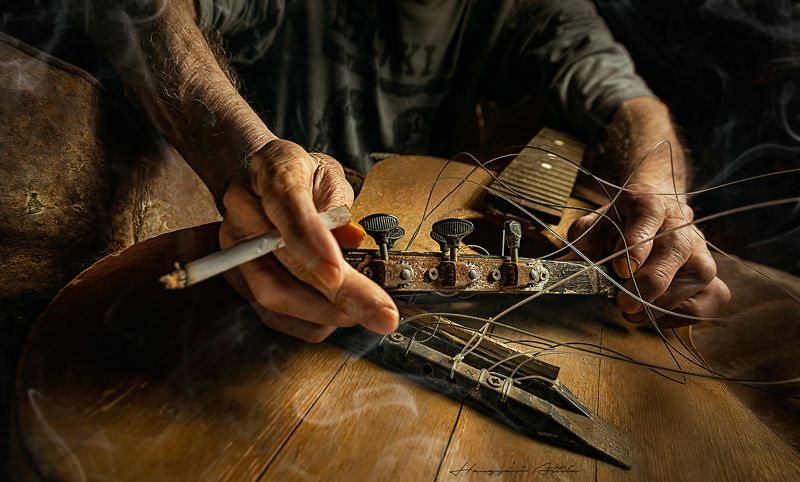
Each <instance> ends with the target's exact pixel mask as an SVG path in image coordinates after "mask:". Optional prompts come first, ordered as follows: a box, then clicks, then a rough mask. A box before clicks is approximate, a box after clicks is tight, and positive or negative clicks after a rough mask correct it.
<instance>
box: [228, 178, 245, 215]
mask: <svg viewBox="0 0 800 482" xmlns="http://www.w3.org/2000/svg"><path fill="white" fill-rule="evenodd" d="M246 196H247V191H245V189H244V188H243V187H242V186H241V185H240V184H239V183H233V184H231V186H230V187H229V188H228V189H227V190H226V191H225V193H224V194H223V195H222V205H223V206H225V209H226V210H228V211H235V210H236V209H235V208H236V207H237V206H239V205H241V204H242V202H243V201H244V200H245V197H246Z"/></svg>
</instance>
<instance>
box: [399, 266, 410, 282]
mask: <svg viewBox="0 0 800 482" xmlns="http://www.w3.org/2000/svg"><path fill="white" fill-rule="evenodd" d="M400 279H402V280H409V279H411V270H410V269H408V268H403V270H402V271H400Z"/></svg>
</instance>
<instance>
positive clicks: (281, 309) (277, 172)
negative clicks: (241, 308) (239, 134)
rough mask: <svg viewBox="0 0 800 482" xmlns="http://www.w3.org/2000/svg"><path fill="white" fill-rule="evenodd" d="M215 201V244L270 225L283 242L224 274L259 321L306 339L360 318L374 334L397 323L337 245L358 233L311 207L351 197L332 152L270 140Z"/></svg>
mask: <svg viewBox="0 0 800 482" xmlns="http://www.w3.org/2000/svg"><path fill="white" fill-rule="evenodd" d="M223 202H224V205H225V210H226V215H225V220H224V222H223V223H222V226H221V227H220V232H219V238H220V244H221V245H222V247H227V246H230V245H231V244H233V243H235V242H236V241H238V240H241V239H244V238H248V237H251V236H254V235H258V234H262V233H264V232H266V231H269V230H272V229H277V230H278V231H279V232H280V233H281V235H282V236H283V238H284V240H285V241H286V246H287V247H286V248H283V249H279V250H277V251H275V252H274V253H273V254H270V255H268V256H264V257H262V258H259V259H257V260H255V261H251V262H249V263H246V264H244V265H242V266H240V267H239V268H238V269H234V270H231V271H229V272H228V273H226V275H225V277H226V279H228V281H229V282H230V283H231V284H232V285H233V286H234V288H236V290H237V291H238V292H239V293H240V294H242V295H243V296H244V297H245V298H247V299H248V300H249V301H250V302H251V304H252V305H253V307H254V308H255V309H256V311H257V312H258V314H259V316H260V317H261V319H262V320H263V321H264V323H265V324H267V325H268V326H270V327H271V328H273V329H275V330H278V331H281V332H284V333H287V334H289V335H292V336H295V337H298V338H301V339H303V340H306V341H311V342H319V341H322V340H323V339H325V337H327V336H328V335H329V334H331V333H332V332H333V331H334V330H335V329H336V328H337V327H343V326H353V325H357V324H361V325H364V326H365V327H367V328H369V329H370V330H373V331H375V332H378V333H390V332H392V331H394V330H395V329H396V328H397V324H398V320H399V315H398V311H397V308H396V307H395V305H394V302H393V301H392V299H391V298H390V297H389V295H388V294H386V292H385V291H383V290H382V289H381V288H380V287H379V286H378V285H376V284H375V283H373V282H372V281H370V280H369V279H368V278H366V277H365V276H363V275H361V274H360V273H358V272H357V271H356V270H355V269H353V268H352V267H351V266H350V265H348V264H347V263H346V262H345V261H344V258H343V257H342V253H341V250H340V248H339V245H338V244H337V240H338V241H339V243H340V244H341V245H342V246H343V247H357V246H358V243H360V241H361V239H362V238H363V232H361V231H359V230H356V229H354V228H353V227H352V226H345V227H343V228H340V229H338V230H335V232H334V233H331V231H328V230H327V229H325V227H324V226H323V224H322V222H321V220H320V219H319V216H318V214H317V213H318V212H321V211H325V210H328V209H330V208H333V207H336V206H341V205H348V206H350V205H351V204H352V203H353V190H352V189H351V188H350V185H349V184H348V183H347V181H346V180H345V177H344V172H343V170H342V167H341V165H339V163H338V162H336V161H335V160H334V159H332V158H331V157H329V156H326V155H324V154H318V153H313V154H309V153H307V152H306V151H305V150H304V149H303V148H302V147H300V146H298V145H297V144H294V143H292V142H289V141H285V140H281V139H277V140H273V141H270V142H268V143H267V144H266V145H265V146H264V147H263V148H261V149H260V150H259V151H258V152H257V153H256V154H255V155H254V156H253V158H252V163H251V164H250V168H249V170H248V175H247V177H246V178H245V179H240V180H238V181H236V182H234V183H233V184H232V185H231V186H230V188H229V189H228V190H227V191H226V193H225V197H224V199H223Z"/></svg>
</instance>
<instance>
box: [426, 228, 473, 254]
mask: <svg viewBox="0 0 800 482" xmlns="http://www.w3.org/2000/svg"><path fill="white" fill-rule="evenodd" d="M431 229H432V230H433V232H434V233H435V234H438V235H439V236H440V237H441V238H442V239H444V242H445V245H446V246H447V248H449V249H450V261H456V260H457V259H458V245H459V244H461V240H462V239H464V236H466V235H468V234H469V233H471V232H472V230H473V229H475V226H474V225H473V224H472V223H471V222H470V221H467V220H466V219H457V218H448V219H442V220H441V221H436V222H435V223H433V226H431ZM434 239H435V238H434Z"/></svg>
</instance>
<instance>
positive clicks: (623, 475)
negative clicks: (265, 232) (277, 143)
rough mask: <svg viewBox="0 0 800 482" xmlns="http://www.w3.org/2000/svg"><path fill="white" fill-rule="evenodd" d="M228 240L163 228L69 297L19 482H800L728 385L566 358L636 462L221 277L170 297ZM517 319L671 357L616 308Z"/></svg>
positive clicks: (485, 304) (787, 452) (562, 309)
mask: <svg viewBox="0 0 800 482" xmlns="http://www.w3.org/2000/svg"><path fill="white" fill-rule="evenodd" d="M215 245H216V229H215V226H214V225H208V226H205V227H200V228H195V229H192V230H184V231H179V232H177V233H172V234H168V235H164V236H161V237H158V238H155V239H152V240H149V241H147V242H144V243H141V244H138V245H134V246H132V247H131V248H128V249H127V250H125V251H123V252H122V253H121V254H119V255H114V256H111V257H108V258H106V259H104V260H102V261H101V262H99V263H98V264H96V265H95V266H94V267H92V268H90V269H89V270H87V271H86V272H84V273H82V274H81V275H80V276H78V277H77V278H76V279H75V280H74V281H73V282H72V283H70V284H69V285H68V286H67V287H65V288H64V289H63V290H62V292H61V293H60V294H59V296H58V297H57V298H56V299H55V300H54V302H53V303H52V304H51V305H50V307H49V308H48V310H47V311H46V313H45V314H44V315H43V317H42V318H41V319H40V320H39V322H38V323H37V324H36V326H35V327H34V330H33V332H32V334H31V337H30V339H29V341H28V344H27V346H26V348H25V352H24V354H23V357H22V360H21V362H20V365H19V371H18V381H17V393H16V405H17V406H16V409H17V410H16V413H15V414H14V415H15V417H14V421H13V422H14V423H13V425H15V426H16V429H17V434H16V436H17V437H18V438H17V439H16V440H15V441H14V442H15V446H16V450H17V452H16V454H15V456H14V457H13V462H14V464H15V466H16V467H15V472H16V474H17V475H18V476H19V477H23V476H24V477H30V478H31V479H32V480H37V479H40V478H46V479H64V480H84V479H86V480H247V479H259V480H467V479H469V480H484V479H497V478H498V477H497V474H495V475H492V474H490V473H488V472H478V471H486V470H511V471H518V472H505V473H503V474H500V475H502V479H509V480H535V479H555V480H595V479H601V480H697V479H703V480H765V479H770V480H792V479H794V480H798V478H800V456H798V454H797V453H796V452H795V451H794V450H792V448H791V447H790V446H789V445H788V444H786V443H785V442H784V441H783V440H781V439H780V438H779V437H778V436H777V435H776V434H775V433H774V432H773V431H772V430H771V429H770V428H768V427H767V426H766V425H765V424H764V423H762V422H761V421H760V420H759V418H758V417H757V416H756V415H755V414H754V413H753V412H752V411H750V410H749V409H748V408H747V407H746V406H745V405H743V404H742V403H741V402H739V400H738V399H736V398H734V397H733V395H732V394H731V392H730V391H729V390H728V389H727V388H726V387H725V386H724V385H723V384H721V383H718V382H714V381H708V380H700V379H688V380H687V382H686V384H685V385H680V384H676V383H674V382H671V381H669V380H667V379H665V378H664V377H661V376H659V375H657V374H655V373H653V372H651V371H648V370H645V369H642V368H637V367H632V366H630V365H627V364H622V363H618V362H613V361H608V360H602V359H599V358H584V357H577V356H569V355H556V356H552V357H550V359H549V360H548V361H551V362H554V363H556V364H558V365H560V366H561V375H560V379H561V380H562V381H563V382H564V383H565V384H566V385H568V386H569V387H570V388H571V389H572V391H573V392H574V393H575V394H576V395H577V397H578V398H579V399H580V400H581V401H582V402H583V403H584V404H586V405H587V406H588V407H589V408H591V409H592V410H594V411H595V412H596V413H597V414H598V415H599V416H600V417H601V418H603V419H604V420H606V421H608V422H609V423H610V424H611V425H613V426H614V427H616V428H617V429H618V430H620V431H622V432H623V433H624V434H625V435H626V436H627V437H628V438H629V440H630V442H631V450H632V452H633V468H632V469H631V470H628V471H626V470H623V469H620V468H618V467H614V466H611V465H608V464H605V463H602V462H597V461H596V460H594V459H591V458H588V457H585V456H582V455H578V454H575V453H572V452H569V451H566V450H564V449H562V448H559V447H557V446H553V445H548V444H546V443H544V442H542V441H539V440H534V439H531V438H529V437H526V436H524V435H521V434H519V433H516V432H514V431H512V430H511V429H509V428H508V427H506V426H504V425H502V424H499V423H498V422H495V421H493V420H491V419H489V418H487V417H485V416H483V415H481V414H479V413H478V412H475V411H474V410H472V409H471V408H469V407H466V406H463V405H462V404H461V403H460V402H458V401H454V400H451V399H449V398H446V397H445V396H443V395H440V394H437V393H433V392H430V391H428V390H426V389H424V388H422V387H420V386H418V385H416V384H415V383H414V382H412V381H410V380H407V379H405V378H403V377H402V376H400V375H397V374H394V373H390V372H388V371H385V370H383V369H382V368H380V367H378V366H376V365H374V364H372V363H370V362H367V361H364V360H361V359H357V358H355V357H353V356H351V355H350V354H349V353H348V352H346V351H344V350H341V349H339V348H336V347H334V346H332V345H329V344H326V343H322V344H319V345H310V344H304V343H301V342H299V341H297V340H294V339H291V338H289V337H287V336H284V335H281V334H278V333H275V332H272V331H270V330H268V329H267V328H265V327H264V326H263V325H262V324H261V323H260V322H259V321H258V320H257V319H256V318H255V317H254V315H253V314H252V313H251V311H250V309H249V307H247V306H246V305H245V304H244V303H243V302H242V300H241V299H239V298H238V297H237V296H236V295H235V294H234V293H233V292H232V291H231V290H230V288H229V287H228V286H227V285H226V284H225V282H224V281H222V280H221V279H214V280H210V281H208V282H206V283H203V284H200V285H197V286H196V287H194V288H192V289H189V290H184V291H179V292H174V291H173V292H169V291H165V290H163V289H162V288H161V286H160V285H159V283H158V281H157V280H158V276H159V275H160V274H162V273H164V272H166V271H169V269H170V268H171V266H170V265H171V262H172V261H174V260H175V259H180V260H181V261H186V260H189V259H193V258H195V257H197V256H199V255H201V254H204V253H207V252H209V251H211V250H213V249H215ZM462 303H467V302H462ZM503 304H504V303H503V301H502V300H495V301H493V302H492V301H482V302H479V303H473V305H472V306H454V307H452V309H455V310H462V309H469V310H471V311H472V312H481V311H487V312H489V311H491V310H496V308H497V307H498V306H502V305H503ZM795 314H796V313H795ZM513 321H514V323H517V324H519V325H520V326H524V327H526V328H527V329H529V330H535V331H536V332H537V333H541V334H546V336H548V337H550V338H555V339H564V340H566V339H568V340H571V341H591V342H596V343H602V344H603V345H604V346H606V347H609V348H614V349H616V350H621V351H625V352H627V353H629V354H631V353H633V354H636V356H637V357H638V358H640V359H643V360H645V361H650V362H659V363H664V364H669V363H670V359H669V357H668V356H667V354H666V351H665V350H664V349H663V345H662V344H661V342H660V341H659V340H658V339H657V338H656V336H655V335H654V334H653V333H651V332H649V331H646V330H636V329H633V328H632V327H631V326H630V325H628V324H626V323H624V322H622V321H620V320H619V319H618V318H617V317H616V315H615V310H614V309H613V307H612V306H611V305H610V304H609V303H607V302H606V301H605V300H602V299H597V298H584V299H580V298H569V299H566V298H553V299H547V300H544V301H542V302H537V303H536V304H531V305H529V306H528V307H526V308H525V309H524V311H522V312H520V313H518V314H517V316H515V317H514V318H513ZM505 334H507V335H508V334H510V333H505ZM683 366H686V364H683ZM548 467H549V468H550V471H548V470H547V469H548ZM557 468H560V471H555V470H556V469H557ZM468 469H469V470H468ZM565 470H566V471H565Z"/></svg>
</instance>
